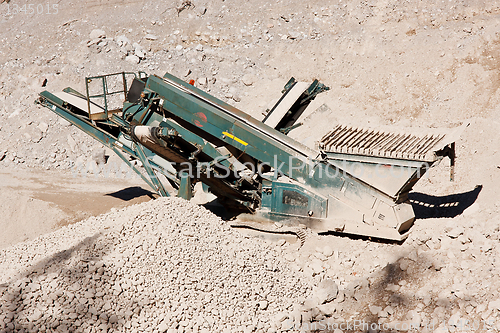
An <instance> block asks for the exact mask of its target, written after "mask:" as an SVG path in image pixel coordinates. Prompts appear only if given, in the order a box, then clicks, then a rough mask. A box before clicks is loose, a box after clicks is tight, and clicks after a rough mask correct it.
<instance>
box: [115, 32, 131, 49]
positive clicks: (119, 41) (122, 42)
mask: <svg viewBox="0 0 500 333" xmlns="http://www.w3.org/2000/svg"><path fill="white" fill-rule="evenodd" d="M116 43H117V44H118V46H120V47H122V46H126V45H131V44H132V42H131V41H130V39H128V38H127V37H125V36H124V35H121V36H118V37H117V38H116Z"/></svg>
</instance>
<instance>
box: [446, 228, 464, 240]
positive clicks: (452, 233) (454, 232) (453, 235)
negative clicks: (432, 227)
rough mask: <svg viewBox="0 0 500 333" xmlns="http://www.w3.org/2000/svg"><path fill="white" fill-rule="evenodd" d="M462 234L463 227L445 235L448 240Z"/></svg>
mask: <svg viewBox="0 0 500 333" xmlns="http://www.w3.org/2000/svg"><path fill="white" fill-rule="evenodd" d="M463 233H464V228H463V227H455V228H453V229H452V230H451V231H449V232H448V233H447V235H448V237H450V238H457V237H458V236H460V235H462V234H463Z"/></svg>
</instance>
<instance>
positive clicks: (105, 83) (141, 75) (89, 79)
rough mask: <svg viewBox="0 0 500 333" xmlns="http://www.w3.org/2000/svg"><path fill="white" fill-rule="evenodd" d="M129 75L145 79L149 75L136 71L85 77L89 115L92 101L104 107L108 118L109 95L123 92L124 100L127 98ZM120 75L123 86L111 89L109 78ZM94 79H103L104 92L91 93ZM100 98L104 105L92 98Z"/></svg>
mask: <svg viewBox="0 0 500 333" xmlns="http://www.w3.org/2000/svg"><path fill="white" fill-rule="evenodd" d="M129 75H133V76H134V79H135V78H139V79H143V78H145V77H147V75H146V73H144V72H138V73H137V74H136V73H134V72H120V73H113V74H106V75H98V76H91V77H86V78H85V89H86V93H87V107H88V112H89V117H90V115H91V112H90V104H91V103H92V104H95V105H97V106H99V107H102V108H103V109H104V112H105V115H106V118H107V117H108V102H109V98H108V97H109V96H111V95H117V94H123V100H124V101H125V100H126V98H127V93H128V90H127V87H128V84H127V76H129ZM120 76H121V80H122V87H120V88H117V89H115V90H111V91H110V87H109V84H108V81H109V79H110V78H111V77H120ZM94 80H100V81H101V85H102V93H101V92H99V93H98V94H95V95H91V94H90V88H89V83H91V82H92V81H94ZM118 80H119V78H118ZM130 81H131V80H130ZM111 89H112V88H111ZM98 98H102V99H104V105H99V104H98V103H94V102H91V99H94V100H95V99H98Z"/></svg>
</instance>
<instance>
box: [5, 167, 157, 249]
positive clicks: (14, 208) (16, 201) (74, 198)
mask: <svg viewBox="0 0 500 333" xmlns="http://www.w3.org/2000/svg"><path fill="white" fill-rule="evenodd" d="M146 188H147V185H146V186H144V184H143V183H142V181H139V180H135V181H134V180H127V179H120V180H118V179H115V180H112V179H104V178H98V177H94V176H93V175H87V176H86V177H83V175H81V174H80V175H72V174H71V173H68V172H60V171H59V172H54V171H44V172H40V171H38V170H16V171H11V170H8V169H2V170H0V189H1V190H0V197H1V201H2V206H1V207H0V224H1V226H2V233H1V234H0V248H4V247H7V246H9V245H11V244H15V243H18V242H20V241H26V240H29V239H33V238H35V237H37V236H39V235H42V234H45V233H47V232H50V231H53V230H55V229H58V228H59V227H61V226H64V225H67V224H70V223H74V222H77V221H80V220H82V219H85V218H88V217H90V216H95V215H99V214H103V213H106V212H108V211H109V210H110V209H111V208H113V207H114V208H121V207H125V206H128V205H132V204H136V203H139V202H143V201H146V200H150V199H151V198H153V197H155V196H156V194H153V193H152V192H150V191H149V190H147V189H146Z"/></svg>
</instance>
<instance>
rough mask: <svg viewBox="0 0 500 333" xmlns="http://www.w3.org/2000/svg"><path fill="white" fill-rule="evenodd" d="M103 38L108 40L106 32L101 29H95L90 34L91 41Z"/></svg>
mask: <svg viewBox="0 0 500 333" xmlns="http://www.w3.org/2000/svg"><path fill="white" fill-rule="evenodd" d="M101 38H106V32H104V30H101V29H94V30H92V31H91V32H90V39H91V40H93V39H101Z"/></svg>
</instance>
